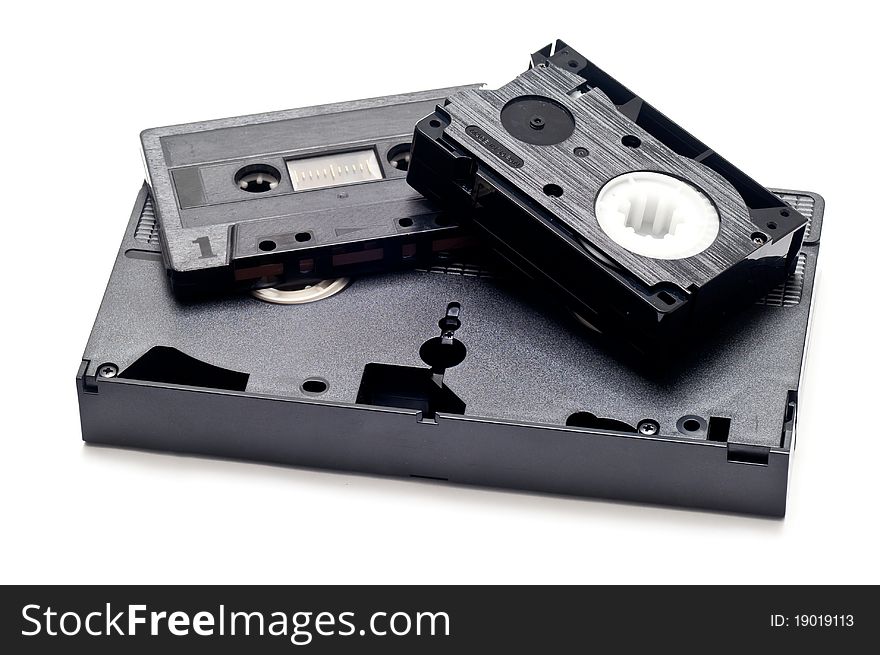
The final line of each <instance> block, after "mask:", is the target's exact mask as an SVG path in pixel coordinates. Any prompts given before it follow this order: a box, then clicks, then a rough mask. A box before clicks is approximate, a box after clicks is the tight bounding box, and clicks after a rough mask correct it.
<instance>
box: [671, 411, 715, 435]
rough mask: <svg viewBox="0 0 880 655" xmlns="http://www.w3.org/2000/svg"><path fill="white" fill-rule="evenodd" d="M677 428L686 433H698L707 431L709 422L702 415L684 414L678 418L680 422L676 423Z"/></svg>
mask: <svg viewBox="0 0 880 655" xmlns="http://www.w3.org/2000/svg"><path fill="white" fill-rule="evenodd" d="M675 427H676V429H677V430H678V431H679V432H680V433H682V434H686V435H697V434H702V433H705V432H706V429H707V427H708V424H707V423H706V420H705V419H703V418H702V417H700V416H695V415H690V416H682V417H681V418H680V419H678V423H677V424H676V426H675Z"/></svg>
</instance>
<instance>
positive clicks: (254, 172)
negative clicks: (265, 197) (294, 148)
mask: <svg viewBox="0 0 880 655" xmlns="http://www.w3.org/2000/svg"><path fill="white" fill-rule="evenodd" d="M280 182H281V173H279V172H278V169H277V168H275V167H274V166H270V165H269V164H250V165H248V166H244V167H242V168H239V169H238V172H237V173H236V174H235V184H236V186H238V188H239V189H241V190H242V191H247V192H248V193H265V192H266V191H272V190H273V189H274V188H275V187H277V186H278V184H279V183H280Z"/></svg>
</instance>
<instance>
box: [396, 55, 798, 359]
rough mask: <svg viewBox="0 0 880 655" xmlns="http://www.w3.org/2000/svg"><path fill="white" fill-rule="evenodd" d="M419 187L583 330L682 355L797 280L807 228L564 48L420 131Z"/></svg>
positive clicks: (466, 96)
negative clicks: (683, 347)
mask: <svg viewBox="0 0 880 655" xmlns="http://www.w3.org/2000/svg"><path fill="white" fill-rule="evenodd" d="M411 155H412V156H411V162H410V166H409V171H408V177H407V179H408V181H409V182H410V184H412V186H413V187H414V188H415V189H417V190H418V191H420V192H421V193H423V194H424V195H425V196H426V197H428V198H431V199H433V200H436V201H438V202H439V203H441V204H442V205H443V206H445V207H448V208H450V210H454V211H461V212H462V214H463V215H464V214H466V215H467V217H468V220H467V223H468V224H472V225H474V226H475V227H476V228H477V233H480V234H482V235H484V236H485V237H487V239H488V241H489V242H490V243H491V244H492V245H493V246H494V247H495V248H497V249H498V251H499V252H500V253H501V254H502V255H503V256H505V257H506V258H507V259H508V260H510V261H511V262H512V263H513V264H514V265H515V266H516V267H517V268H519V269H521V270H522V271H523V272H525V273H526V274H527V275H528V276H529V277H531V278H533V279H534V280H536V281H538V282H540V283H543V284H544V285H545V288H547V289H550V290H551V291H552V292H554V293H555V294H556V296H557V297H558V298H560V299H561V300H562V302H563V303H564V304H565V305H566V306H568V307H569V308H571V309H572V310H573V311H575V312H576V313H577V314H578V315H579V316H580V317H581V319H582V320H583V322H584V323H586V324H588V325H590V326H591V327H593V328H595V329H597V330H598V331H600V332H602V333H605V334H608V335H611V336H612V338H614V339H622V340H624V341H626V342H627V343H631V344H634V345H636V346H637V349H638V351H639V352H641V353H643V354H649V355H650V354H658V355H659V354H667V353H669V352H671V351H672V350H674V348H672V347H673V346H675V345H676V344H681V343H684V342H689V341H690V339H688V340H685V339H684V337H695V336H698V335H702V334H705V333H706V332H708V331H709V329H710V327H711V325H712V324H713V323H720V322H722V321H723V319H725V318H726V317H728V316H730V315H731V314H733V313H734V312H735V311H737V310H739V309H741V308H742V307H746V306H748V305H749V304H750V303H751V302H753V301H754V300H755V299H756V298H758V297H760V296H762V295H763V294H765V293H767V291H768V290H769V289H772V288H773V287H774V286H776V285H778V284H780V283H782V282H783V281H784V280H785V279H786V277H787V276H788V275H790V274H791V272H792V271H793V269H794V267H795V265H796V262H797V255H798V252H799V250H800V247H801V243H802V240H803V236H804V232H805V226H806V222H807V221H806V218H805V217H804V216H803V215H802V214H801V213H800V212H799V211H797V209H796V208H793V207H791V206H790V205H789V204H787V203H786V202H784V201H783V200H781V199H780V198H779V197H778V196H777V195H775V194H773V193H772V192H770V191H769V190H767V189H765V188H764V187H762V186H761V185H759V184H758V183H756V182H755V181H754V180H752V179H751V178H749V177H748V176H747V175H745V174H744V173H743V172H742V171H740V170H739V169H738V168H736V167H734V166H733V165H732V164H730V163H729V162H728V161H727V160H725V159H723V158H722V157H720V156H719V155H718V154H717V153H715V152H714V151H713V150H712V149H710V148H709V147H708V146H706V145H704V144H703V143H701V142H700V141H698V140H697V139H696V138H694V137H693V136H691V135H690V134H689V133H688V132H686V131H685V130H684V129H683V128H681V127H680V126H678V125H677V124H675V123H674V122H672V121H671V120H670V119H668V118H666V117H665V116H664V115H663V114H661V113H660V112H658V111H657V110H656V109H654V107H652V106H651V105H649V104H648V103H646V102H644V101H643V100H642V99H641V98H640V97H638V96H636V95H635V94H634V93H632V92H631V91H629V90H628V89H627V88H625V87H624V86H623V85H622V84H620V83H619V82H617V81H616V80H614V79H613V78H612V77H611V76H609V75H608V74H607V73H605V72H604V71H602V70H601V69H599V68H598V67H597V66H595V65H594V64H593V63H592V62H590V61H588V60H587V59H586V58H585V57H584V56H583V55H581V54H579V53H578V52H576V51H575V50H574V49H572V48H570V47H569V46H567V45H566V44H565V43H563V42H561V41H557V42H556V44H555V45H554V46H547V47H546V48H544V49H542V50H540V51H539V52H537V53H535V54H534V55H533V56H532V61H531V66H530V68H529V70H527V71H526V72H525V73H523V74H521V75H520V76H519V77H517V78H516V79H514V80H513V81H512V82H510V83H508V84H506V85H504V86H502V87H501V88H499V89H498V90H487V89H479V88H472V89H466V90H464V91H461V92H459V93H456V94H453V95H451V96H450V97H449V98H448V99H447V100H446V101H445V102H444V103H442V104H441V105H438V107H437V108H436V111H435V112H433V113H432V114H430V115H429V116H427V117H426V118H424V119H423V120H421V121H420V122H419V123H418V124H417V125H416V129H415V135H414V138H413V147H412V153H411Z"/></svg>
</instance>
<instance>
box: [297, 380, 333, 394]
mask: <svg viewBox="0 0 880 655" xmlns="http://www.w3.org/2000/svg"><path fill="white" fill-rule="evenodd" d="M329 386H330V385H329V384H327V380H325V379H324V378H309V379H307V380H304V381H303V383H302V384H301V385H300V389H302V391H303V393H307V394H311V395H313V396H317V395H318V394H321V393H324V392H325V391H327V388H328V387H329Z"/></svg>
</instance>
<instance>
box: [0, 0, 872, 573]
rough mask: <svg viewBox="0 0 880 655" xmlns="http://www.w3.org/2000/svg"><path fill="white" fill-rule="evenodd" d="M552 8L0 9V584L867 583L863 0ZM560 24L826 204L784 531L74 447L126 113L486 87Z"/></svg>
mask: <svg viewBox="0 0 880 655" xmlns="http://www.w3.org/2000/svg"><path fill="white" fill-rule="evenodd" d="M567 4H568V5H570V6H566V3H562V4H561V5H560V3H547V2H545V3H540V2H537V3H536V2H528V3H513V2H505V3H499V7H498V9H497V12H496V11H493V10H491V9H489V8H486V7H484V6H483V5H482V4H478V3H476V2H469V3H461V5H459V4H457V3H454V2H450V1H448V0H444V1H443V2H426V1H417V0H413V1H410V2H403V3H394V2H388V1H385V0H382V1H381V2H373V3H370V2H359V3H352V4H346V3H340V2H317V3H314V2H283V1H282V0H256V1H254V0H251V1H250V2H243V1H242V0H239V1H237V2H206V3H198V4H196V3H189V2H183V1H180V0H179V1H176V2H159V1H151V2H148V3H123V2H115V3H107V4H106V5H97V4H83V3H73V2H65V3H56V4H54V5H51V4H50V3H7V5H6V7H5V8H4V16H3V19H2V28H0V29H2V38H0V48H2V61H3V74H2V81H0V85H2V94H0V95H2V104H0V112H2V122H0V124H2V129H3V139H2V143H0V165H2V175H0V181H2V185H3V186H2V192H0V202H2V211H0V243H2V253H0V261H2V264H0V265H2V270H3V277H2V282H3V292H2V305H0V307H2V310H0V311H2V325H3V341H2V343H3V353H4V356H3V375H2V378H0V380H2V381H0V384H2V396H0V398H2V412H0V417H2V418H0V420H2V451H0V484H2V494H0V526H2V528H0V530H2V533H3V536H2V539H0V553H2V557H0V582H29V583H35V582H118V583H123V582H124V583H153V582H157V583H158V582H254V583H258V582H260V583H275V582H278V583H280V582H286V583H299V582H348V581H353V582H361V581H370V582H563V583H564V582H698V583H721V582H762V583H776V582H796V583H806V582H874V583H877V582H880V576H878V556H877V548H878V543H877V541H878V540H877V499H878V492H877V488H878V483H880V475H878V473H877V471H878V467H880V416H877V414H875V413H876V412H878V411H880V402H878V398H877V383H876V379H877V367H878V364H880V362H878V358H877V341H878V330H877V325H876V323H875V321H876V320H877V317H878V312H877V311H876V309H874V308H873V307H876V305H877V303H878V294H877V293H876V289H877V286H878V285H877V280H876V278H877V275H878V266H877V263H876V252H877V224H878V223H877V221H878V215H880V205H878V203H880V195H878V175H880V173H878V169H877V146H878V139H877V130H878V129H880V124H878V109H877V108H878V98H877V64H878V63H880V57H878V47H877V35H876V26H877V24H876V18H870V19H869V17H868V15H867V14H866V13H865V12H866V11H867V10H866V9H864V7H866V6H868V4H869V3H856V2H853V3H846V2H823V3H816V4H815V5H813V4H811V3H808V2H798V3H790V4H786V5H784V6H783V5H781V4H776V3H771V2H759V3H753V4H752V3H747V2H738V3H735V4H734V5H731V4H730V3H726V4H724V5H723V6H722V5H719V4H716V3H711V2H699V3H694V4H693V5H691V6H687V5H683V4H676V3H672V2H657V1H654V2H648V3H636V2H626V3H623V2H610V1H609V2H602V3H581V2H576V3H567ZM576 7H577V9H576ZM817 7H818V8H817ZM555 37H561V38H563V39H565V40H567V41H568V42H569V43H571V44H572V46H573V47H575V48H577V49H578V50H579V51H581V52H582V53H583V54H585V55H586V56H587V57H589V58H590V59H592V60H593V61H595V62H596V63H598V64H599V65H600V66H602V67H603V68H605V69H606V70H607V71H609V72H610V73H611V74H612V75H613V76H615V77H616V78H617V79H619V80H621V81H623V82H624V83H625V84H626V85H627V86H629V87H630V88H632V89H634V90H635V91H636V92H637V93H639V94H640V95H642V96H643V97H645V98H647V99H648V100H649V101H650V102H652V103H654V104H655V105H656V106H658V107H659V108H660V109H661V111H664V112H665V113H667V114H668V115H669V116H671V117H672V118H673V119H674V120H676V121H677V122H679V123H681V124H683V125H684V126H686V127H687V128H688V129H689V130H690V131H692V132H693V133H694V134H696V135H697V136H698V137H699V138H701V139H702V140H704V141H705V142H707V143H709V144H710V145H712V146H713V147H714V148H715V149H716V150H718V151H719V152H721V153H722V154H723V155H725V156H726V157H728V158H729V159H730V160H732V161H733V162H735V163H737V164H739V165H740V166H741V167H743V168H744V169H745V170H746V171H747V172H749V173H750V174H751V175H753V176H754V177H755V178H757V179H758V180H759V181H762V182H763V183H765V184H767V185H769V186H776V187H789V188H799V189H808V190H812V191H817V192H819V193H822V194H823V195H824V196H825V198H826V200H827V203H828V209H827V213H826V224H825V228H824V231H823V246H822V256H821V262H820V263H821V266H822V271H821V281H820V288H819V297H818V305H817V308H816V311H815V320H814V325H813V345H812V350H811V353H810V357H809V366H808V370H807V379H806V386H805V388H804V389H803V392H802V395H801V403H800V409H799V411H800V426H799V427H800V431H799V434H798V443H797V452H796V457H795V461H794V469H793V475H792V479H791V487H790V492H789V511H788V516H787V518H786V519H785V520H784V521H776V520H766V519H755V518H746V517H738V516H727V515H720V514H712V513H705V512H694V511H684V510H674V509H664V508H655V507H643V506H638V505H627V504H621V503H611V502H601V501H594V500H581V499H571V498H557V497H549V496H540V495H529V494H522V493H514V492H504V491H493V490H481V489H471V488H460V487H454V486H443V485H438V484H430V483H418V482H411V481H402V480H394V479H380V478H373V477H368V476H358V475H344V474H338V473H328V472H322V471H311V470H300V469H295V468H286V467H279V466H268V465H259V464H248V463H238V462H227V461H213V460H209V459H201V458H196V457H179V456H170V455H163V454H152V453H144V452H128V451H124V450H118V449H112V448H99V447H90V446H85V445H84V444H83V443H82V441H81V440H80V429H79V419H78V415H77V404H76V394H75V387H74V376H75V373H76V369H77V365H78V364H79V362H80V359H81V354H82V350H83V348H84V346H85V343H86V339H87V337H88V334H89V331H90V329H91V325H92V321H93V320H94V316H95V314H96V312H97V309H98V305H99V303H100V300H101V296H102V293H103V290H104V286H105V284H106V282H107V278H108V276H109V273H110V269H111V266H112V263H113V260H114V257H115V255H116V249H117V247H118V245H119V241H120V238H121V236H122V232H123V228H124V225H125V223H126V220H127V218H128V215H129V211H130V209H131V205H132V203H133V201H134V197H135V194H136V192H137V190H138V188H139V186H140V184H141V180H142V178H143V171H142V168H141V160H140V156H139V141H138V133H139V131H140V130H142V129H144V128H146V127H153V126H157V125H165V124H170V123H182V122H189V121H195V120H201V119H208V118H215V117H223V116H231V115H237V114H245V113H253V112H262V111H269V110H274V109H284V108H290V107H297V106H306V105H312V104H319V103H326V102H335V101H343V100H349V99H354V98H362V97H372V96H380V95H386V94H391V93H398V92H406V91H414V90H421V89H430V88H438V87H443V86H451V85H455V84H463V83H469V82H477V81H484V82H487V83H489V84H490V85H491V86H493V87H495V86H498V85H500V84H502V83H504V82H506V81H508V80H509V79H511V78H512V77H514V76H515V75H517V74H518V73H520V72H522V71H523V70H524V69H525V66H526V63H527V56H528V54H529V53H530V52H532V51H533V50H536V49H537V48H539V47H540V46H543V45H544V44H546V43H548V42H550V41H551V40H552V39H553V38H555Z"/></svg>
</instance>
